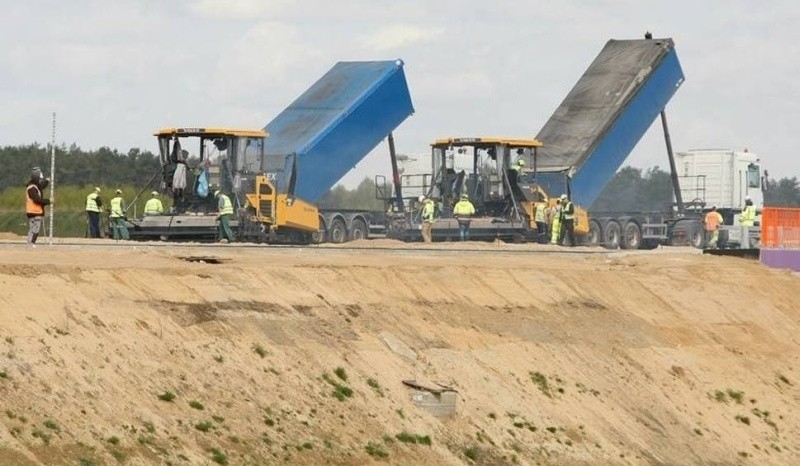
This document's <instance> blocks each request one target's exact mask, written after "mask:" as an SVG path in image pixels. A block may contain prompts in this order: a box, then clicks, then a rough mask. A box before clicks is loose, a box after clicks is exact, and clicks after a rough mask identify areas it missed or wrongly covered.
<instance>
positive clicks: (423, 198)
mask: <svg viewBox="0 0 800 466" xmlns="http://www.w3.org/2000/svg"><path fill="white" fill-rule="evenodd" d="M417 200H418V201H419V202H422V201H424V200H425V196H420V197H418V198H417Z"/></svg>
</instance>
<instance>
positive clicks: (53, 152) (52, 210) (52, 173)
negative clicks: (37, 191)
mask: <svg viewBox="0 0 800 466" xmlns="http://www.w3.org/2000/svg"><path fill="white" fill-rule="evenodd" d="M51 136H52V137H51V140H50V228H49V230H50V231H49V232H48V233H49V236H48V241H47V242H48V244H51V245H52V244H53V224H54V223H53V218H54V217H55V213H56V211H55V207H54V206H53V196H54V195H53V193H54V192H55V190H56V112H53V131H52V135H51Z"/></svg>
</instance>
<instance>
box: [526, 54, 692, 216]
mask: <svg viewBox="0 0 800 466" xmlns="http://www.w3.org/2000/svg"><path fill="white" fill-rule="evenodd" d="M683 80H684V76H683V70H682V69H681V65H680V63H679V62H678V56H677V54H676V53H675V44H674V43H673V42H672V39H651V40H647V39H643V40H623V41H619V40H610V41H608V43H606V45H605V47H604V48H603V50H602V51H601V52H600V54H599V55H598V56H597V58H595V60H594V61H593V62H592V64H591V65H590V66H589V68H588V69H587V70H586V72H585V73H584V74H583V76H582V77H581V79H580V80H578V83H577V84H576V85H575V87H573V88H572V90H571V91H570V93H569V94H568V95H567V97H566V98H565V99H564V101H563V102H562V103H561V105H560V106H559V107H558V108H557V109H556V111H555V113H554V114H553V116H552V117H550V120H548V121H547V123H546V124H545V125H544V127H543V128H542V130H541V131H540V132H539V134H538V136H537V137H536V138H537V139H539V140H540V141H542V143H543V144H544V147H543V148H542V149H541V150H540V152H539V159H538V168H539V169H540V170H541V171H542V172H543V173H541V174H540V175H539V177H538V179H539V182H540V184H542V186H543V187H544V188H545V190H546V191H547V192H548V193H550V195H559V194H561V193H565V192H566V175H567V174H568V173H570V172H571V173H572V200H573V201H575V202H577V203H578V204H581V205H584V206H587V207H588V206H589V205H591V204H592V203H593V202H594V201H595V200H596V199H597V197H598V196H599V195H600V192H601V191H602V190H603V187H605V185H606V184H607V183H608V182H609V181H611V179H612V178H613V177H614V174H615V173H616V172H617V170H618V169H619V168H620V167H621V166H622V164H623V162H624V161H625V159H626V158H627V157H628V155H629V154H630V152H631V151H632V150H633V148H634V147H635V146H636V143H638V142H639V140H640V139H641V137H642V136H643V135H644V133H645V132H646V131H647V129H648V128H649V127H650V125H651V124H652V123H653V121H654V120H655V119H656V117H657V116H658V115H659V113H660V112H661V111H662V110H663V109H664V107H665V106H666V105H667V102H669V100H670V99H671V98H672V96H673V95H674V94H675V92H676V91H677V90H678V87H679V86H680V85H681V83H683Z"/></svg>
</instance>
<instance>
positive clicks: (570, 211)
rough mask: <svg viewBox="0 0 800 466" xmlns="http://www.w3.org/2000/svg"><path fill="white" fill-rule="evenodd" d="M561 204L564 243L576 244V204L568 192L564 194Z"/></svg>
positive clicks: (566, 244) (567, 244)
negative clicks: (568, 195)
mask: <svg viewBox="0 0 800 466" xmlns="http://www.w3.org/2000/svg"><path fill="white" fill-rule="evenodd" d="M561 205H562V208H561V219H562V222H561V229H562V230H563V231H564V238H563V242H562V245H564V246H575V204H573V203H572V201H570V200H569V197H567V195H566V194H562V195H561Z"/></svg>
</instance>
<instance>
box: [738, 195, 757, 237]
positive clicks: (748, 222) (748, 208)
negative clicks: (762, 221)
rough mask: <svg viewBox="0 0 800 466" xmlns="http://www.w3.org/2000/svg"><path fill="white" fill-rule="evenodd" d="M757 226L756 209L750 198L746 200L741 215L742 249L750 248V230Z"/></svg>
mask: <svg viewBox="0 0 800 466" xmlns="http://www.w3.org/2000/svg"><path fill="white" fill-rule="evenodd" d="M755 224H756V207H755V206H754V205H753V200H752V199H750V196H747V197H745V198H744V207H743V208H742V213H741V214H739V225H740V226H741V227H742V240H741V243H740V246H741V247H742V249H749V248H750V228H751V227H754V226H755Z"/></svg>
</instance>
